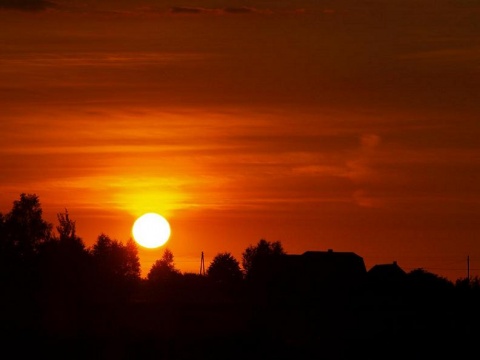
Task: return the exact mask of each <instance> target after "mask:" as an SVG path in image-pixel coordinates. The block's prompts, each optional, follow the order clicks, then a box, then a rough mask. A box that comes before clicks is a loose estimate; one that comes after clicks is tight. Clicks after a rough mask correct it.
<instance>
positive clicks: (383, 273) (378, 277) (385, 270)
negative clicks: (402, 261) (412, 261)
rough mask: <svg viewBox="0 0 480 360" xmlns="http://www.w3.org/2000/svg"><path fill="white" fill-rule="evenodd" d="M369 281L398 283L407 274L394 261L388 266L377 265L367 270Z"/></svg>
mask: <svg viewBox="0 0 480 360" xmlns="http://www.w3.org/2000/svg"><path fill="white" fill-rule="evenodd" d="M367 275H368V279H369V281H374V282H381V283H383V282H387V281H388V282H392V281H393V282H398V281H401V280H404V279H405V276H406V275H407V273H406V272H405V271H404V270H403V269H402V268H401V267H400V266H398V264H397V262H396V261H394V262H392V263H390V264H377V265H374V266H373V267H372V268H371V269H370V270H368V273H367Z"/></svg>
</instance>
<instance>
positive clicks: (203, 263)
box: [200, 251, 205, 275]
mask: <svg viewBox="0 0 480 360" xmlns="http://www.w3.org/2000/svg"><path fill="white" fill-rule="evenodd" d="M200 275H205V258H204V257H203V251H202V256H201V258H200Z"/></svg>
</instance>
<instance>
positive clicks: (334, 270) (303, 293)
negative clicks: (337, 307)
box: [261, 249, 367, 301]
mask: <svg viewBox="0 0 480 360" xmlns="http://www.w3.org/2000/svg"><path fill="white" fill-rule="evenodd" d="M265 260H266V261H265V263H264V270H263V276H262V278H261V281H262V282H263V284H264V286H265V287H266V288H267V289H268V290H269V291H270V294H271V295H272V296H274V297H275V296H276V297H277V298H282V299H285V300H305V299H308V300H311V301H318V300H326V299H330V298H339V297H342V296H343V295H345V294H346V293H348V292H351V291H353V290H355V289H357V288H358V287H359V286H360V285H361V284H362V283H363V281H364V280H365V276H366V274H367V270H366V267H365V263H364V261H363V258H362V257H360V256H359V255H357V254H355V253H353V252H334V251H333V250H331V249H329V250H328V251H307V252H305V253H303V254H299V255H283V256H278V257H272V258H270V259H265Z"/></svg>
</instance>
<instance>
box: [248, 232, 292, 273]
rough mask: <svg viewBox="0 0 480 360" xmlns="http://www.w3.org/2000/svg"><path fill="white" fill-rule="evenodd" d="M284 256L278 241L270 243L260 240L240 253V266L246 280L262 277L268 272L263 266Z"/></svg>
mask: <svg viewBox="0 0 480 360" xmlns="http://www.w3.org/2000/svg"><path fill="white" fill-rule="evenodd" d="M285 254H286V253H285V251H284V250H283V246H282V244H281V242H280V241H274V242H270V241H267V240H265V239H260V240H259V241H258V243H257V244H256V245H250V246H249V247H248V248H246V249H245V251H244V252H243V253H242V266H243V270H244V272H245V277H246V279H254V278H256V277H261V276H263V275H264V273H265V272H266V271H268V269H266V268H265V266H266V265H267V262H268V261H269V259H271V258H272V257H277V256H282V255H285Z"/></svg>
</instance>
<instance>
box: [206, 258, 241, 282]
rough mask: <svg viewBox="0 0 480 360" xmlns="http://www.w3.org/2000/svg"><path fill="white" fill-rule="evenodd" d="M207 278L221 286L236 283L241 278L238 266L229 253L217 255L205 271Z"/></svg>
mask: <svg viewBox="0 0 480 360" xmlns="http://www.w3.org/2000/svg"><path fill="white" fill-rule="evenodd" d="M207 277H208V278H210V279H211V280H213V281H215V282H217V283H221V284H234V283H238V282H239V281H240V280H242V278H243V273H242V270H241V269H240V264H239V262H238V261H237V259H235V258H234V257H233V255H232V254H231V253H229V252H224V253H219V254H217V255H216V256H215V257H214V258H213V260H212V262H211V263H210V265H209V266H208V269H207Z"/></svg>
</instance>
